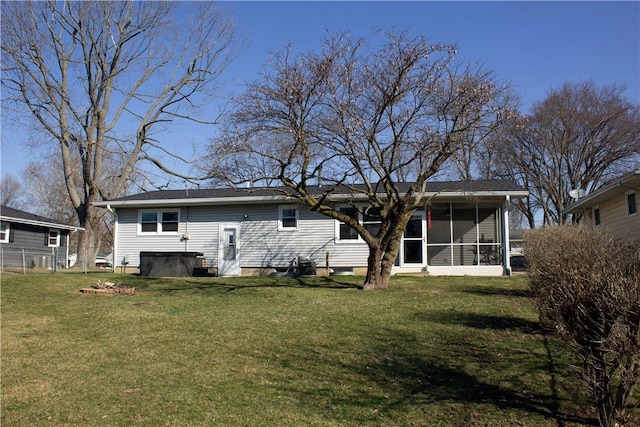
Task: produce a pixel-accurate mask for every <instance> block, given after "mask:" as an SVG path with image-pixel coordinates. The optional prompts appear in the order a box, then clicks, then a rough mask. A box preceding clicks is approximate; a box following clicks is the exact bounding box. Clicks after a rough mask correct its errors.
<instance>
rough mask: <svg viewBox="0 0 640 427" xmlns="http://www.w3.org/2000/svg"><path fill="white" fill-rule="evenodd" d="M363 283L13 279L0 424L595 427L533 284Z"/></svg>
mask: <svg viewBox="0 0 640 427" xmlns="http://www.w3.org/2000/svg"><path fill="white" fill-rule="evenodd" d="M99 279H107V280H112V281H121V282H122V283H124V284H129V285H133V286H135V287H136V293H135V295H133V296H127V295H118V296H105V295H86V294H81V293H79V289H80V288H82V287H86V286H90V285H92V284H94V283H96V282H97V281H98V280H99ZM361 282H362V277H346V276H340V277H335V278H319V277H318V278H305V279H295V278H287V277H267V278H264V277H263V278H259V277H253V278H229V279H227V278H224V279H223V278H209V279H149V278H142V277H138V276H134V275H125V276H123V275H112V274H106V273H95V274H82V273H58V274H56V275H51V274H28V275H19V274H11V273H3V275H2V289H1V308H2V313H1V314H2V324H1V327H2V330H1V332H2V360H1V362H2V365H1V368H2V418H1V424H2V426H3V427H4V426H48V425H51V426H63V425H73V426H76V425H82V426H129V425H143V426H214V425H215V426H365V425H366V426H485V425H487V426H498V425H500V426H502V425H523V426H558V425H564V426H576V425H585V424H589V423H593V418H592V416H593V414H592V413H590V412H588V411H586V409H584V408H587V409H588V407H587V406H585V403H584V402H585V398H584V396H583V395H582V393H581V385H580V383H579V382H578V380H577V376H576V374H575V372H574V370H573V368H571V365H572V364H573V363H575V356H574V354H573V353H572V352H571V351H570V350H569V349H567V347H566V346H564V345H563V344H561V343H560V342H559V341H558V340H557V339H556V338H555V337H553V336H550V335H548V334H544V333H543V331H542V330H541V329H540V327H539V325H538V317H537V312H536V310H535V308H534V307H533V305H532V302H531V300H530V299H529V298H528V293H527V282H526V278H525V277H524V276H520V277H513V278H469V277H467V278H436V277H426V278H424V277H408V276H406V277H394V278H393V279H392V282H391V289H390V290H389V291H383V292H364V291H361V290H359V289H357V286H356V285H357V284H359V283H361Z"/></svg>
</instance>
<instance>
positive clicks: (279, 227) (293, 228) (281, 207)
mask: <svg viewBox="0 0 640 427" xmlns="http://www.w3.org/2000/svg"><path fill="white" fill-rule="evenodd" d="M285 209H294V210H295V212H296V217H295V218H296V226H295V227H285V226H284V225H282V220H283V219H284V217H283V215H282V211H284V210H285ZM299 225H300V209H299V208H298V206H296V205H280V206H278V231H297V230H298V226H299Z"/></svg>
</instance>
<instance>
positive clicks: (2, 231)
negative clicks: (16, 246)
mask: <svg viewBox="0 0 640 427" xmlns="http://www.w3.org/2000/svg"><path fill="white" fill-rule="evenodd" d="M9 233H10V230H9V224H8V223H2V224H0V242H1V243H9Z"/></svg>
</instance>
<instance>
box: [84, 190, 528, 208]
mask: <svg viewBox="0 0 640 427" xmlns="http://www.w3.org/2000/svg"><path fill="white" fill-rule="evenodd" d="M528 195H529V192H527V191H440V192H435V191H431V192H427V193H425V194H424V195H423V197H422V200H428V199H430V198H433V197H437V198H438V199H441V198H445V197H450V198H456V199H457V198H461V199H465V200H466V199H468V198H469V197H505V196H511V197H514V198H519V197H527V196H528ZM378 196H380V197H386V196H385V195H384V194H378ZM367 199H368V196H367V195H366V194H355V195H354V194H332V195H331V196H330V197H329V198H328V199H327V200H328V201H334V202H341V201H350V200H362V201H363V202H366V200H367ZM294 200H295V198H293V197H290V196H284V195H274V196H240V197H201V198H188V197H185V198H180V199H162V198H160V199H151V200H112V201H103V202H94V203H93V205H94V206H98V207H102V208H106V207H107V206H111V207H112V208H118V207H131V208H137V207H139V208H144V207H149V208H150V207H153V206H158V205H162V206H196V205H208V206H214V205H238V204H254V203H283V202H284V203H286V202H293V201H294Z"/></svg>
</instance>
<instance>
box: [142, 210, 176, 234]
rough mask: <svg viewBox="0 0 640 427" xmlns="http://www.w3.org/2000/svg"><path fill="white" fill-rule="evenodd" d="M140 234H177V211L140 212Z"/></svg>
mask: <svg viewBox="0 0 640 427" xmlns="http://www.w3.org/2000/svg"><path fill="white" fill-rule="evenodd" d="M139 223H140V227H139V230H140V233H149V234H160V233H170V234H174V233H177V232H178V227H179V223H180V211H179V210H160V211H140V213H139Z"/></svg>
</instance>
